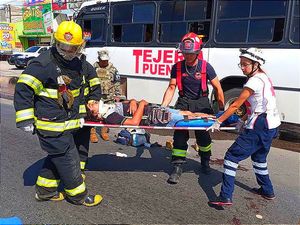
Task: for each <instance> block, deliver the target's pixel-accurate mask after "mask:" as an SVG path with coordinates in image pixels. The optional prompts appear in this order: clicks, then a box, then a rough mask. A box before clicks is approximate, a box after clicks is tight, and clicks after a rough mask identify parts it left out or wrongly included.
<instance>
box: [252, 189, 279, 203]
mask: <svg viewBox="0 0 300 225" xmlns="http://www.w3.org/2000/svg"><path fill="white" fill-rule="evenodd" d="M251 192H252V193H254V194H257V195H260V196H261V197H263V198H265V199H268V200H273V199H275V194H274V193H272V194H265V193H263V189H262V188H261V187H260V188H252V190H251Z"/></svg>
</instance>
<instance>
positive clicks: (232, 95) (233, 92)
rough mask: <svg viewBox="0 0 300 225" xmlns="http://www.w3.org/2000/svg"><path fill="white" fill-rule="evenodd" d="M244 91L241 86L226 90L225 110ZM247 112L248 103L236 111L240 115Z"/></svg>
mask: <svg viewBox="0 0 300 225" xmlns="http://www.w3.org/2000/svg"><path fill="white" fill-rule="evenodd" d="M241 92H242V89H240V88H233V89H230V90H228V91H225V92H224V96H225V103H224V104H225V107H224V108H225V110H226V109H228V107H229V106H230V105H231V104H232V103H233V102H234V101H235V100H236V99H237V98H238V97H239V95H240V93H241ZM246 113H247V108H246V105H245V104H243V105H241V106H240V108H238V109H237V110H236V112H235V114H237V115H238V116H239V117H242V116H244V115H245V114H246Z"/></svg>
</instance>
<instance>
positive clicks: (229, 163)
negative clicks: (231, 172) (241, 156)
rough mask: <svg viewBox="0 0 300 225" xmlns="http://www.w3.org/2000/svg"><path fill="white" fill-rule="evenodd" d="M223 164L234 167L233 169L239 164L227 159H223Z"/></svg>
mask: <svg viewBox="0 0 300 225" xmlns="http://www.w3.org/2000/svg"><path fill="white" fill-rule="evenodd" d="M224 165H226V166H230V167H233V168H235V169H236V168H238V166H239V164H237V163H234V162H231V161H229V160H224Z"/></svg>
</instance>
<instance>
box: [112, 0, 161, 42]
mask: <svg viewBox="0 0 300 225" xmlns="http://www.w3.org/2000/svg"><path fill="white" fill-rule="evenodd" d="M154 21H155V4H154V3H149V2H144V3H138V2H136V3H127V4H120V5H114V6H113V18H112V22H113V24H112V29H113V34H112V36H113V39H112V41H113V42H120V43H135V42H151V41H152V40H153V36H154V35H153V27H154Z"/></svg>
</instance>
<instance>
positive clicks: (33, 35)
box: [18, 34, 52, 38]
mask: <svg viewBox="0 0 300 225" xmlns="http://www.w3.org/2000/svg"><path fill="white" fill-rule="evenodd" d="M51 36H52V34H22V35H19V36H18V37H19V38H20V37H21V38H30V37H37V38H51Z"/></svg>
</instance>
